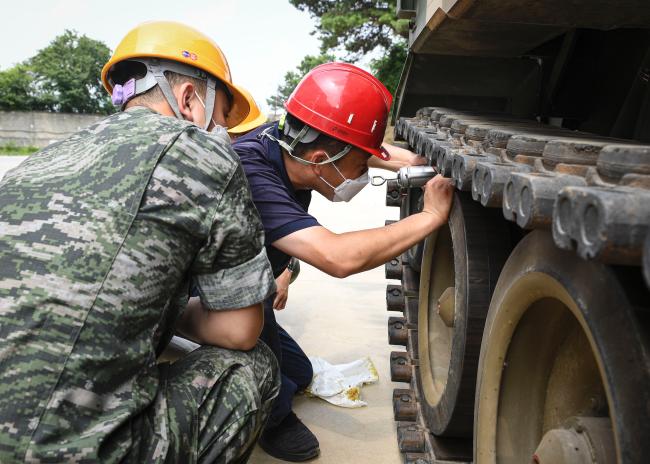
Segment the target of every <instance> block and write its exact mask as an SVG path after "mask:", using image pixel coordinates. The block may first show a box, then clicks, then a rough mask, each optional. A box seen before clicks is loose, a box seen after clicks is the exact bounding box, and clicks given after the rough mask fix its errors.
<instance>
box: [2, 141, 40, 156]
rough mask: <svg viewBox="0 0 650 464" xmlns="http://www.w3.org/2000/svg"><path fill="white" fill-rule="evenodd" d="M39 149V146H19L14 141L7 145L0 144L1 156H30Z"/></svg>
mask: <svg viewBox="0 0 650 464" xmlns="http://www.w3.org/2000/svg"><path fill="white" fill-rule="evenodd" d="M38 150H39V148H38V147H19V146H18V145H14V144H13V143H8V144H6V145H0V156H28V155H31V154H32V153H36V152H37V151H38Z"/></svg>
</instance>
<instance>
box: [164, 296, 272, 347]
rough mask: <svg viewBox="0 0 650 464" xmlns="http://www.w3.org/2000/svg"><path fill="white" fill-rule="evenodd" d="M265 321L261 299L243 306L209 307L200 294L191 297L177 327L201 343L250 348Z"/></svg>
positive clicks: (186, 336)
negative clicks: (253, 303) (196, 296)
mask: <svg viewBox="0 0 650 464" xmlns="http://www.w3.org/2000/svg"><path fill="white" fill-rule="evenodd" d="M263 325H264V312H263V309H262V305H261V303H258V304H255V305H252V306H248V307H246V308H240V309H232V310H220V311H210V310H208V309H206V308H205V307H204V306H203V304H202V303H201V301H200V299H199V298H190V300H189V301H188V303H187V308H186V309H185V311H184V312H183V314H182V316H181V318H180V320H179V321H178V323H177V325H176V330H177V331H178V332H179V333H180V334H181V335H182V336H183V337H185V338H188V339H190V340H192V341H194V342H196V343H199V344H202V345H215V346H220V347H222V348H228V349H233V350H249V349H252V348H253V347H254V346H255V344H256V342H257V339H258V337H259V335H260V333H261V331H262V327H263Z"/></svg>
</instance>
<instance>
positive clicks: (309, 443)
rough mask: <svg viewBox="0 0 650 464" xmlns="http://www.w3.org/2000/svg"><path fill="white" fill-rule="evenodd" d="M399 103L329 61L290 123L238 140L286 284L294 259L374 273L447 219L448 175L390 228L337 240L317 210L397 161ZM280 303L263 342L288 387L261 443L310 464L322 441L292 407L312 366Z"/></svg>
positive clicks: (304, 91)
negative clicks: (314, 202) (392, 125)
mask: <svg viewBox="0 0 650 464" xmlns="http://www.w3.org/2000/svg"><path fill="white" fill-rule="evenodd" d="M391 103H392V96H391V94H390V92H388V90H387V89H386V87H384V85H382V84H381V82H379V81H378V80H377V79H376V78H375V77H373V76H372V75H371V74H369V73H367V72H365V71H363V70H362V69H360V68H358V67H356V66H353V65H350V64H344V63H327V64H323V65H320V66H318V67H316V68H314V69H313V70H312V71H311V72H309V73H308V74H307V75H306V76H305V77H304V78H303V79H302V81H300V83H299V84H298V86H297V87H296V89H295V90H294V92H293V93H292V94H291V96H290V97H289V99H288V100H287V102H286V104H285V107H286V110H287V114H286V116H285V117H284V118H283V119H281V120H280V121H279V122H274V123H270V124H266V125H263V126H261V127H259V128H257V129H256V130H254V131H252V132H250V133H249V134H247V135H245V136H244V137H241V138H239V139H238V140H236V141H235V142H234V144H233V147H234V149H235V151H236V152H237V154H238V155H239V157H240V159H241V162H242V166H243V167H244V172H245V173H246V177H247V178H248V182H249V184H250V187H251V191H252V195H253V201H254V203H255V205H256V206H257V209H258V211H259V212H260V216H261V218H262V223H263V225H264V231H265V246H266V249H267V255H268V257H269V260H270V262H271V265H272V267H273V273H274V276H275V277H276V278H277V277H278V276H280V275H286V274H287V272H286V268H287V265H288V264H289V262H290V261H291V259H292V257H295V258H297V259H299V260H302V261H305V262H307V263H309V264H311V265H312V266H315V267H317V268H318V269H320V270H322V271H323V272H326V273H328V274H330V275H332V276H335V277H346V276H349V275H351V274H355V273H358V272H362V271H365V270H368V269H372V268H374V267H377V266H380V265H382V264H384V263H386V262H387V261H389V260H390V259H392V258H394V257H395V256H398V255H400V254H401V253H403V252H404V251H405V250H407V249H408V248H410V247H412V246H413V245H415V244H416V243H418V242H419V241H421V240H423V239H424V238H425V237H426V236H427V235H429V234H430V233H431V232H432V231H433V230H435V229H436V228H438V227H440V226H441V225H442V224H444V223H445V222H446V221H447V217H448V214H449V209H450V206H451V201H452V187H451V185H450V184H449V182H448V181H447V180H445V179H444V178H443V177H441V176H437V177H435V178H433V179H432V180H430V181H429V182H428V183H427V184H426V186H425V187H424V207H423V209H422V212H421V213H419V214H415V215H412V216H409V217H408V218H406V219H403V220H401V221H399V222H396V223H394V224H391V225H389V226H386V227H380V228H376V229H368V230H361V231H357V232H347V233H343V234H336V233H334V232H331V231H330V230H328V229H326V228H325V227H323V226H321V225H320V224H319V223H318V221H317V220H316V218H314V217H313V216H311V215H310V214H309V213H308V212H307V209H308V207H309V203H310V200H311V192H312V191H313V190H315V191H317V192H318V193H320V194H321V195H323V196H324V197H326V198H327V199H329V200H331V201H349V200H350V199H352V197H354V196H355V195H356V194H357V193H358V192H359V191H360V190H361V189H362V188H363V187H364V186H365V185H366V184H367V183H368V164H369V162H370V160H377V161H379V163H384V164H385V163H386V162H389V160H390V151H391V150H392V149H393V148H392V147H386V146H382V140H383V137H384V132H385V130H386V121H387V118H388V112H389V110H390V106H391ZM407 153H410V152H407ZM401 157H402V158H403V157H404V155H403V153H402V154H401ZM279 287H281V285H279ZM273 306H274V297H273V296H271V297H269V298H267V300H266V301H265V305H264V316H265V323H264V324H265V325H264V329H263V331H262V335H261V339H262V340H263V341H265V342H266V343H267V344H268V345H269V346H270V347H271V349H272V350H273V352H274V353H275V355H276V357H277V358H278V360H279V361H280V366H281V373H282V387H281V389H280V394H279V396H278V398H277V400H276V402H275V404H274V409H273V412H272V413H271V417H270V419H269V422H268V424H267V427H266V429H265V431H264V432H263V434H262V436H261V438H260V440H259V444H260V446H261V447H262V448H263V449H264V450H265V451H266V452H267V453H269V454H271V455H272V456H274V457H277V458H280V459H284V460H288V461H305V460H307V459H311V458H313V457H315V456H317V455H318V453H319V445H318V440H317V439H316V437H315V436H314V435H313V434H312V433H311V431H310V430H309V429H308V428H307V427H306V426H305V425H304V424H303V423H302V422H301V421H300V419H298V418H297V417H296V416H295V414H294V413H293V412H292V411H291V409H292V406H291V404H292V399H293V396H294V394H295V393H296V391H298V390H301V389H304V388H305V387H307V386H308V385H309V383H310V382H311V378H312V368H311V364H310V362H309V360H308V359H307V356H306V355H305V354H304V352H303V351H302V350H301V349H300V347H299V346H298V344H297V343H296V342H295V341H294V340H293V338H291V336H290V335H289V334H288V333H287V332H286V331H285V330H284V329H282V327H280V326H279V325H278V324H277V322H276V320H275V316H274V314H273Z"/></svg>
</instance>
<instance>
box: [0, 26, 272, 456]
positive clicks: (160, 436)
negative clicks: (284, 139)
mask: <svg viewBox="0 0 650 464" xmlns="http://www.w3.org/2000/svg"><path fill="white" fill-rule="evenodd" d="M102 80H103V82H104V85H105V86H106V88H107V90H108V91H109V92H111V94H112V97H113V101H114V103H115V104H116V105H118V106H119V107H120V108H121V110H122V111H120V112H117V113H116V114H113V115H111V116H109V117H107V118H106V119H104V120H102V121H99V122H98V123H96V124H94V125H92V126H90V127H88V128H87V129H84V130H82V131H80V132H78V133H77V134H74V135H73V136H71V137H70V138H68V139H67V140H64V141H62V142H59V143H57V144H54V145H51V146H49V147H47V148H45V149H44V150H42V151H41V152H39V153H37V154H36V155H34V156H32V157H31V158H30V159H28V160H27V161H25V162H24V163H23V164H22V165H21V166H19V167H18V168H16V169H15V170H13V171H11V172H9V173H8V174H7V175H6V176H5V178H4V179H3V181H2V188H1V189H0V223H2V224H3V227H4V230H6V231H9V233H5V234H2V235H0V262H1V263H2V266H0V308H2V314H3V320H2V327H1V330H0V332H1V333H2V337H0V352H1V353H3V355H2V363H3V376H2V380H0V389H1V390H2V392H3V395H0V423H2V424H3V427H1V429H2V430H1V431H0V462H3V463H11V462H77V463H97V462H102V463H104V462H108V463H113V462H114V463H117V462H120V463H122V462H127V463H144V462H147V463H149V462H154V463H162V462H168V463H191V462H211V463H226V462H228V463H231V462H245V461H246V460H247V459H248V457H249V455H250V453H251V451H252V447H253V445H254V444H255V442H256V439H257V436H258V434H259V432H260V430H261V428H262V426H263V425H264V423H265V421H266V418H267V416H268V413H269V410H270V408H271V404H272V402H273V400H274V398H275V397H276V396H277V391H278V388H279V379H278V367H277V362H276V360H275V357H274V356H273V354H272V353H271V351H270V350H269V349H268V348H267V347H266V346H265V345H263V344H259V343H258V342H257V340H258V337H259V334H260V331H261V329H262V325H263V310H262V305H261V302H262V301H263V300H264V299H265V298H266V297H267V296H269V295H271V294H273V293H274V291H275V284H274V281H273V274H272V271H271V268H270V266H269V262H268V259H267V256H266V252H265V249H264V246H263V228H262V226H261V223H260V219H259V215H258V212H257V211H256V209H255V206H254V204H253V202H252V200H251V197H250V191H249V189H248V184H247V182H246V178H245V175H244V172H243V170H242V167H241V164H240V162H239V158H238V157H237V155H236V154H235V153H234V151H233V150H232V148H231V146H230V140H229V138H228V135H227V133H226V131H225V129H224V128H223V127H221V126H225V127H228V128H233V127H235V126H237V125H239V124H241V123H242V122H243V121H244V120H246V118H247V116H248V114H249V112H250V109H249V107H250V105H249V103H248V100H247V98H246V96H245V95H244V94H243V93H242V91H241V90H240V89H239V88H238V87H237V86H235V85H234V84H233V83H232V79H231V76H230V70H229V67H228V63H227V62H226V59H225V57H224V56H223V54H222V52H221V50H220V49H219V47H218V46H217V45H216V44H215V43H214V42H213V41H212V40H211V39H209V38H208V37H207V36H205V35H204V34H202V33H200V32H198V31H196V30H194V29H192V28H190V27H187V26H184V25H182V24H178V23H173V22H151V23H146V24H142V25H140V26H138V27H136V28H135V29H133V30H132V31H130V32H129V33H128V34H127V35H126V37H125V38H124V39H123V40H122V42H121V43H120V44H119V45H118V46H117V48H116V50H115V53H114V55H113V57H112V58H111V59H110V61H109V62H108V63H107V64H106V66H105V67H104V69H103V71H102ZM204 129H207V130H213V132H212V133H211V132H208V131H206V130H204ZM190 288H193V289H194V290H195V291H196V292H197V293H198V295H199V296H198V297H196V298H191V299H190V300H189V302H188V296H189V292H190ZM174 333H179V334H181V335H183V336H184V337H185V338H187V339H190V340H193V341H195V342H197V343H198V344H200V345H203V346H201V347H200V348H198V349H196V350H195V351H193V352H191V353H189V354H187V355H185V356H184V357H182V358H181V359H179V360H177V361H176V362H174V363H172V364H169V363H161V364H158V363H157V358H158V356H159V354H160V353H161V351H162V349H163V348H164V347H165V346H167V344H168V343H169V340H170V339H171V338H172V335H173V334H174Z"/></svg>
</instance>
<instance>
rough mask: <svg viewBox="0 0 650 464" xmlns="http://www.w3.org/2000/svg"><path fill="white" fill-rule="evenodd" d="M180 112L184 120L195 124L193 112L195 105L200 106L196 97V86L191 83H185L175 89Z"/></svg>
mask: <svg viewBox="0 0 650 464" xmlns="http://www.w3.org/2000/svg"><path fill="white" fill-rule="evenodd" d="M174 90H175V91H174V93H175V94H176V102H177V103H178V110H179V111H180V112H181V115H182V116H183V119H185V120H187V121H190V122H195V121H194V115H193V113H192V110H193V109H194V105H197V104H199V103H198V101H197V100H196V97H195V96H194V85H193V84H192V83H191V82H183V83H182V84H181V85H178V86H176V88H175V89H174Z"/></svg>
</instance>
